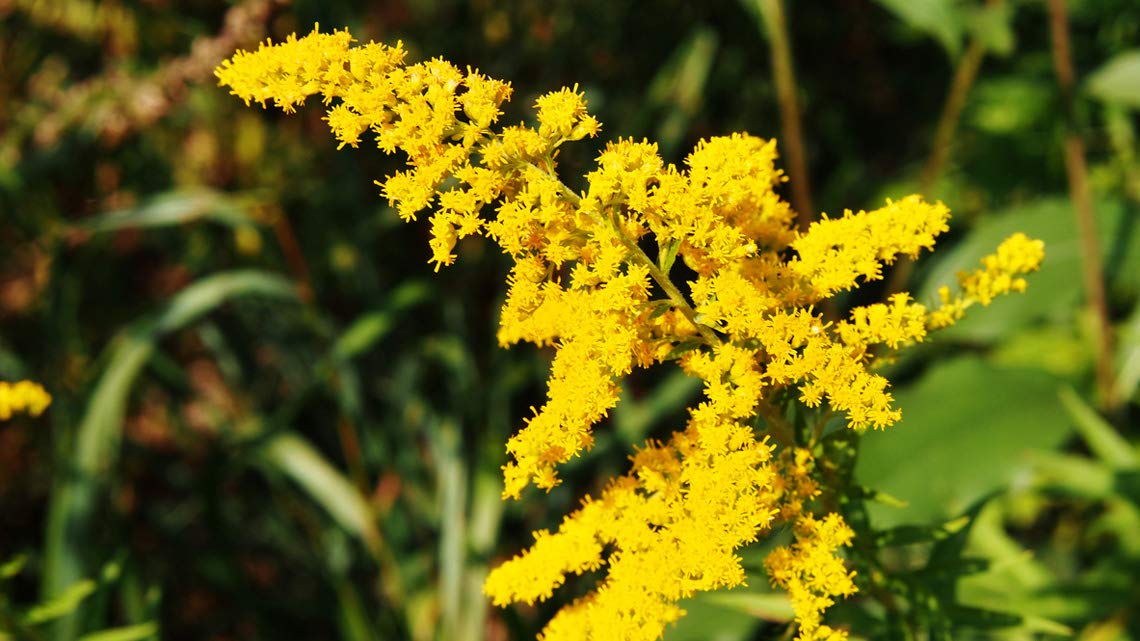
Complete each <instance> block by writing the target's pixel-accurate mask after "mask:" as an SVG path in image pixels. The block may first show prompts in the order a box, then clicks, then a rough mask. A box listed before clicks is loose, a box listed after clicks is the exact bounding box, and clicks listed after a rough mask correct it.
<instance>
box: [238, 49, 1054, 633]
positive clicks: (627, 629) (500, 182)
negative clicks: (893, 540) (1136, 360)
mask: <svg viewBox="0 0 1140 641" xmlns="http://www.w3.org/2000/svg"><path fill="white" fill-rule="evenodd" d="M405 58H406V52H405V50H404V49H403V47H402V46H401V45H400V44H396V45H395V46H388V45H384V44H378V43H372V42H369V43H367V44H363V45H359V46H353V39H352V37H351V35H350V34H349V33H348V32H347V31H336V32H333V33H331V34H326V33H321V32H319V30H314V31H313V32H312V33H311V34H310V35H308V36H305V37H303V38H296V37H290V38H288V39H287V40H286V41H285V42H283V43H278V44H273V43H266V44H264V45H262V46H261V47H260V48H259V49H258V50H257V51H256V52H252V53H250V52H245V51H239V52H238V53H237V54H235V55H234V57H233V58H232V59H231V60H228V61H226V62H225V63H223V64H222V65H221V66H220V67H219V68H218V69H217V71H216V73H217V76H218V78H219V80H220V82H221V84H222V85H225V86H228V87H229V88H230V89H231V91H232V92H233V93H234V94H235V95H237V96H239V97H240V98H242V99H244V100H245V101H246V102H247V103H249V102H253V101H256V102H258V103H260V104H261V105H263V106H264V105H266V104H267V103H269V102H272V103H274V104H276V105H277V106H279V107H281V108H282V109H284V110H286V111H293V110H294V109H295V108H296V107H298V106H300V105H301V104H302V103H304V102H305V100H306V99H307V98H308V97H310V96H312V95H320V96H321V97H322V99H323V101H324V104H325V105H326V106H327V107H328V110H327V116H326V118H325V119H326V120H327V122H328V124H329V126H330V128H331V129H332V131H333V133H334V135H335V136H336V138H337V140H338V141H339V142H340V144H341V145H342V146H343V145H352V146H356V145H358V144H359V143H360V142H361V139H362V136H364V135H365V134H366V133H371V134H372V135H373V136H374V137H375V139H376V143H377V145H378V146H379V147H380V149H382V150H383V151H385V152H387V153H394V152H396V151H400V152H403V153H404V154H405V155H406V157H407V159H408V168H407V169H406V170H405V171H401V172H399V173H396V174H395V175H393V176H390V177H388V178H387V179H385V180H384V181H380V182H378V184H379V185H380V186H381V187H382V189H383V194H384V196H386V197H387V199H388V201H389V203H390V204H391V205H392V206H393V207H395V208H396V210H397V211H398V213H399V215H400V217H401V218H403V219H404V220H407V221H410V220H415V218H416V217H417V216H418V215H420V214H421V213H422V212H424V211H425V210H427V211H430V218H429V225H430V228H431V234H432V240H431V243H430V245H431V258H430V260H431V262H432V263H434V264H435V266H436V269H438V268H439V267H440V266H442V265H450V264H451V263H452V262H454V260H455V258H456V256H455V253H454V251H455V247H456V243H457V241H458V240H459V239H462V238H465V237H468V236H474V235H482V236H486V237H487V238H490V239H492V240H494V241H495V242H497V243H498V244H499V246H500V247H501V248H502V249H503V251H504V252H505V253H507V254H509V255H510V256H511V258H512V259H513V260H514V265H513V267H512V269H511V272H510V275H509V276H508V279H507V282H508V289H507V294H506V301H505V303H504V304H503V308H502V311H501V317H500V328H499V334H498V336H499V341H500V343H501V344H502V345H503V346H508V345H512V344H514V343H518V342H521V341H525V342H531V343H534V344H536V345H538V346H551V347H553V348H554V349H555V356H554V360H553V364H552V367H551V375H550V380H549V386H548V392H547V400H546V403H545V404H544V405H543V406H542V407H541V408H539V409H537V410H536V411H535V413H534V416H532V417H530V418H529V419H527V420H526V422H525V425H524V427H523V428H522V429H520V430H519V431H518V432H517V433H516V434H515V435H514V436H513V437H511V439H510V440H509V441H508V443H507V452H508V454H509V456H510V460H509V461H508V462H507V463H506V464H505V465H504V466H503V480H504V489H503V496H504V498H515V499H517V498H519V497H520V496H521V494H522V492H523V491H524V490H525V489H526V488H527V487H528V486H529V485H532V484H533V485H534V486H536V487H537V488H540V489H544V490H550V489H551V488H553V487H554V486H556V485H557V484H558V483H559V478H558V471H557V470H558V466H559V465H560V464H562V463H565V462H566V461H568V460H570V459H571V458H573V457H575V456H577V455H579V454H581V453H582V452H583V451H585V450H587V449H589V447H590V446H591V444H592V442H593V437H592V430H593V429H594V426H595V425H596V424H597V423H598V422H599V421H601V419H602V418H603V417H605V416H606V414H607V413H608V412H609V411H610V410H611V409H613V408H614V407H615V406H616V405H617V403H618V400H619V398H618V397H619V389H620V386H619V383H620V381H621V379H622V377H624V376H626V375H628V374H629V373H630V372H631V371H632V370H633V369H635V368H649V367H653V366H655V365H658V364H664V363H667V362H671V361H672V362H676V363H677V364H678V365H679V366H680V367H681V368H682V369H683V370H684V371H685V372H686V373H688V374H690V375H692V376H695V377H698V378H700V379H701V380H702V381H703V382H704V399H703V400H702V401H701V402H700V403H699V404H697V406H696V407H693V408H691V409H690V412H689V421H688V424H687V425H686V426H685V427H684V428H683V429H680V430H678V431H677V432H675V433H674V434H673V436H672V438H671V439H669V440H668V441H667V442H658V441H649V442H647V443H645V444H644V445H643V446H642V447H640V448H639V449H637V450H636V451H635V453H634V454H633V455H632V456H631V468H630V471H629V472H628V473H627V474H626V475H624V476H621V477H619V478H616V479H613V480H612V481H610V483H609V485H608V486H607V487H606V488H605V490H604V491H602V493H601V494H600V495H599V496H596V497H590V496H587V497H585V498H584V499H583V500H582V505H581V507H580V508H579V509H578V510H577V511H575V512H574V513H572V514H570V515H568V516H567V517H566V518H565V519H564V520H563V522H562V524H561V526H560V527H559V528H558V530H557V531H556V532H549V531H546V530H540V531H538V532H535V535H534V537H535V542H534V544H533V545H532V546H531V548H530V549H529V550H527V551H525V552H523V553H522V554H520V555H519V556H516V557H515V558H513V559H511V560H509V561H507V562H505V563H503V564H502V565H500V566H499V567H498V568H496V569H495V570H493V571H492V572H491V574H490V575H489V576H488V577H487V580H486V583H485V586H484V590H485V592H486V594H487V595H488V596H489V597H490V599H491V600H492V602H494V603H495V604H497V605H507V604H509V603H515V602H524V603H533V602H535V601H540V600H544V599H547V598H549V597H550V596H551V595H552V594H553V591H554V590H555V589H556V588H558V587H559V586H560V585H562V583H563V582H564V581H565V579H566V577H567V575H571V574H581V573H583V572H587V571H592V570H598V569H600V568H602V567H603V566H605V567H606V568H607V571H606V575H605V578H604V579H602V580H601V581H600V582H599V585H598V587H597V588H596V589H595V590H594V591H593V592H591V593H590V594H588V595H587V596H585V597H583V598H580V599H578V600H577V601H575V602H574V603H573V604H571V605H568V606H567V607H564V608H563V609H561V610H560V611H559V612H558V614H557V615H555V617H554V618H553V619H552V620H551V621H550V622H549V624H548V625H547V627H546V629H545V631H544V632H543V634H542V638H544V639H549V640H553V639H563V638H614V639H656V638H658V637H660V636H661V634H662V633H663V630H664V627H665V625H666V624H667V623H669V622H671V621H674V620H676V619H677V618H678V617H680V616H681V615H682V614H683V611H682V609H681V607H680V606H679V605H678V602H679V601H680V600H681V599H683V598H685V597H688V596H691V595H693V594H694V593H696V592H698V591H707V590H714V589H718V588H724V587H732V586H736V585H740V584H742V583H743V582H744V580H745V573H744V569H743V568H742V566H741V561H740V558H739V557H738V556H737V551H738V550H739V549H740V548H741V547H742V546H744V545H746V544H748V543H751V542H754V541H756V540H757V539H758V538H759V537H761V536H764V535H766V534H767V533H768V532H770V531H771V530H772V528H773V527H774V526H775V525H777V524H779V523H790V524H792V529H793V531H794V542H792V543H791V544H790V545H788V546H784V547H779V548H777V549H776V550H775V551H774V552H772V553H771V554H770V555H769V557H768V559H767V562H766V567H767V569H768V572H769V575H770V578H771V580H772V582H773V583H774V584H776V585H778V586H780V587H783V588H785V589H786V590H787V591H788V592H789V594H790V596H791V599H792V602H793V605H794V609H795V616H796V620H797V623H798V626H799V638H800V639H842V638H846V632H845V631H843V630H840V629H833V628H832V627H829V626H827V625H825V624H824V623H823V621H822V612H823V610H824V609H826V608H827V607H828V606H830V605H831V604H832V603H833V601H834V599H835V598H838V597H842V596H849V595H851V594H853V593H855V592H856V590H857V587H856V586H857V583H856V576H855V574H854V572H852V571H851V570H849V569H848V568H847V567H846V566H845V565H844V562H843V559H842V558H841V556H840V554H839V552H840V550H841V549H842V548H843V547H845V546H847V545H849V544H850V543H851V540H852V537H853V536H854V532H853V531H852V529H851V527H849V525H848V524H847V522H846V521H845V519H844V517H843V515H842V514H841V510H840V509H839V508H838V504H839V498H840V497H839V493H840V492H841V491H842V490H843V488H842V487H840V486H838V485H837V484H836V483H834V482H832V481H833V480H834V479H835V478H837V477H838V476H841V475H840V474H835V473H827V472H828V470H829V468H828V466H829V464H830V462H829V461H828V460H827V458H826V457H825V456H822V455H823V454H825V452H826V450H827V448H826V447H825V445H826V443H825V441H826V440H827V439H828V438H829V437H836V435H842V434H844V432H843V431H836V430H829V427H830V426H832V425H833V424H834V422H833V421H831V419H832V417H833V415H840V416H841V418H842V422H844V423H846V425H847V426H849V427H850V428H851V430H853V431H856V432H857V431H860V430H864V429H867V428H876V429H878V428H886V427H888V426H890V425H892V424H893V423H895V422H896V421H898V419H899V417H900V412H899V410H898V409H897V408H896V407H895V406H894V405H893V399H892V397H891V394H890V392H889V389H888V388H889V384H888V381H887V380H886V379H885V378H884V377H883V376H881V375H879V374H876V373H875V372H874V371H873V368H872V365H873V364H874V362H875V360H876V359H877V358H881V357H884V356H888V355H889V354H890V353H891V352H893V351H895V350H898V349H900V348H903V347H906V346H907V345H910V344H912V343H915V342H920V341H923V340H924V339H925V338H926V336H927V333H928V332H929V331H932V330H936V329H939V328H942V327H946V326H948V325H951V324H953V323H954V322H955V321H957V320H958V319H959V318H961V317H962V315H963V314H964V313H965V311H966V309H967V308H968V307H970V306H972V305H974V304H976V303H981V304H982V305H987V304H989V302H990V301H991V300H992V299H993V298H994V297H995V296H998V295H1001V294H1005V293H1008V292H1011V291H1021V290H1023V289H1024V288H1025V287H1026V281H1025V280H1024V278H1023V277H1022V275H1023V274H1025V273H1027V272H1030V271H1033V270H1035V269H1036V268H1037V267H1038V265H1039V264H1040V262H1041V260H1042V258H1043V256H1044V246H1043V243H1041V242H1040V241H1037V240H1032V239H1030V238H1028V237H1026V236H1025V235H1023V234H1014V235H1013V236H1011V237H1010V238H1008V239H1007V240H1006V241H1005V242H1003V243H1002V244H1001V245H1000V246H999V247H997V249H996V252H995V253H994V254H993V255H991V256H988V257H986V258H985V259H984V260H983V262H982V265H981V267H980V268H978V269H976V270H974V271H972V272H969V273H963V274H960V275H959V288H958V291H951V290H950V289H949V288H943V289H942V290H941V291H940V300H939V301H937V302H936V303H934V304H932V305H929V306H928V305H927V304H924V303H921V302H918V301H915V300H914V299H913V298H912V297H911V296H910V295H909V294H907V293H897V294H894V295H892V296H890V297H889V299H888V300H887V301H886V302H882V303H874V304H869V305H864V306H859V307H856V308H854V309H852V310H850V312H849V313H848V314H847V315H846V316H845V317H844V318H842V319H838V320H831V319H829V318H827V317H826V316H825V315H824V314H823V313H821V312H820V311H819V309H817V307H822V306H823V305H825V304H827V302H828V301H829V300H831V299H832V298H833V297H834V296H836V295H837V294H839V293H841V292H845V291H848V290H851V289H853V288H855V287H857V286H858V285H860V284H861V283H864V282H868V281H873V280H878V279H881V278H882V277H883V270H884V267H886V266H889V265H891V264H892V263H893V262H894V261H895V260H896V259H897V258H898V257H900V256H908V257H915V256H917V255H918V254H919V253H920V252H921V251H922V250H923V249H931V248H932V247H933V245H934V242H935V237H936V236H938V235H939V234H940V233H942V232H944V231H946V229H947V220H948V217H949V211H948V210H947V208H946V207H945V206H943V205H942V204H941V203H928V202H925V201H924V200H922V199H921V198H920V197H918V196H909V197H906V198H903V199H901V200H898V201H893V202H892V201H887V202H886V203H885V205H884V206H883V207H881V208H879V209H875V210H872V211H859V212H852V211H847V212H845V213H844V214H843V215H842V216H841V217H838V218H827V217H826V216H824V217H822V218H821V219H820V220H819V221H817V222H815V223H812V224H811V225H810V227H809V228H807V229H797V227H796V226H795V219H796V217H795V213H794V212H793V211H792V209H791V208H790V207H789V205H788V204H787V203H785V202H784V201H783V200H782V199H781V198H780V197H779V196H778V195H777V193H776V188H777V187H778V186H779V185H780V183H781V182H783V181H784V174H783V173H782V172H781V171H780V170H779V169H777V168H776V159H777V154H776V144H775V142H774V141H769V140H763V139H760V138H756V137H753V136H750V135H747V134H740V133H737V134H732V135H729V136H723V137H714V138H711V139H708V140H703V141H701V142H700V143H698V144H697V145H696V147H695V149H694V150H693V151H692V153H690V154H689V155H688V157H687V158H686V160H685V166H684V167H676V166H673V165H669V164H667V163H665V162H664V161H663V160H662V158H661V157H660V155H659V154H658V152H657V148H656V146H655V145H654V144H652V143H650V142H647V141H640V142H639V141H635V140H622V139H618V140H617V141H615V142H611V143H609V144H608V145H606V147H605V149H604V150H603V151H602V152H601V154H600V156H599V157H598V160H597V168H596V169H594V170H593V171H591V172H590V173H588V174H587V175H586V177H585V178H586V182H585V185H584V187H583V188H581V189H578V190H575V189H573V188H571V187H570V186H568V185H567V184H566V183H565V182H564V181H563V176H562V175H561V173H560V171H559V164H558V155H559V151H560V149H561V147H562V145H564V144H567V143H572V142H575V141H579V140H582V139H583V138H586V137H593V136H596V135H597V133H598V132H599V130H600V123H599V122H598V120H597V119H596V118H595V117H594V116H592V115H591V114H590V113H589V112H588V111H587V105H586V100H585V96H584V94H583V93H581V92H579V91H578V90H577V88H573V89H567V88H563V89H561V90H558V91H554V92H551V93H548V94H546V95H544V96H542V97H540V98H539V99H538V100H537V102H536V103H535V110H536V122H535V123H534V124H532V125H526V124H519V125H511V126H499V124H498V121H499V118H500V116H501V115H502V111H501V108H502V105H503V104H504V103H505V102H506V101H507V100H508V99H509V97H510V95H511V86H510V85H509V84H508V83H506V82H503V81H500V80H496V79H493V78H488V77H486V76H484V75H482V74H480V73H479V72H478V71H476V70H473V69H470V68H468V69H467V70H465V71H464V70H461V69H460V68H458V67H456V66H455V65H453V64H451V63H450V62H447V61H445V60H442V59H433V60H430V61H427V62H421V63H416V64H409V63H407V62H406V61H405ZM678 258H679V259H680V260H679V261H678ZM681 279H684V281H682V280H681ZM679 281H681V282H680V284H679ZM682 286H684V288H687V290H688V291H687V293H686V292H685V291H684V289H683V287H682ZM793 406H794V407H801V408H804V409H805V410H807V413H806V415H808V416H810V417H811V419H810V420H809V421H806V422H805V423H803V424H802V425H799V424H795V423H793V422H791V421H789V420H788V419H787V418H786V417H787V416H788V411H789V408H791V407H793ZM832 471H834V470H832Z"/></svg>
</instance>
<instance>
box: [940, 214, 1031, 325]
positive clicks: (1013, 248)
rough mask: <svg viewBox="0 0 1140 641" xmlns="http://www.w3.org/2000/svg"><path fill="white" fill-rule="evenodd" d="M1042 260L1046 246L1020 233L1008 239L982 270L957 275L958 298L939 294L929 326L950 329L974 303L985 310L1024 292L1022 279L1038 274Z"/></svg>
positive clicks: (945, 289) (944, 290)
mask: <svg viewBox="0 0 1140 641" xmlns="http://www.w3.org/2000/svg"><path fill="white" fill-rule="evenodd" d="M1044 259H1045V243H1043V242H1042V241H1040V240H1034V239H1031V238H1029V237H1028V236H1026V235H1025V234H1022V233H1020V232H1019V233H1016V234H1014V235H1012V236H1010V237H1009V238H1007V239H1005V241H1003V242H1002V244H1001V245H998V248H997V252H995V253H993V254H990V255H988V256H985V257H984V258H982V268H981V269H975V270H974V271H972V272H960V273H959V274H958V284H959V286H960V287H961V288H962V292H961V293H960V294H958V295H957V296H952V295H951V294H950V288H949V287H941V288H940V289H939V290H938V295H939V297H940V298H941V299H942V305H941V307H939V308H938V309H937V310H935V311H934V312H933V313H931V315H930V319H929V321H928V324H929V325H930V326H931V327H932V328H934V329H938V328H941V327H946V326H947V325H953V324H954V323H955V322H957V321H958V320H959V319H960V318H962V316H963V315H964V314H965V312H966V309H968V308H969V307H970V306H971V305H973V304H974V303H981V304H982V305H983V306H985V305H989V304H990V303H991V302H993V299H994V298H995V297H997V296H1000V295H1002V294H1008V293H1009V292H1023V291H1025V288H1026V286H1027V283H1026V281H1025V279H1024V278H1021V275H1022V274H1028V273H1029V272H1033V271H1037V269H1038V268H1039V267H1040V266H1041V261H1042V260H1044Z"/></svg>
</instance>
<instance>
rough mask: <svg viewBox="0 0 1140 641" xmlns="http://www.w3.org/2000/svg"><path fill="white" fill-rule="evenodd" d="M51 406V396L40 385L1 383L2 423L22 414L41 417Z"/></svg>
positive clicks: (0, 410)
mask: <svg viewBox="0 0 1140 641" xmlns="http://www.w3.org/2000/svg"><path fill="white" fill-rule="evenodd" d="M50 404H51V395H50V394H48V393H47V390H45V389H44V388H43V386H42V385H40V384H39V383H33V382H32V381H19V382H16V383H8V382H6V381H0V421H6V420H8V419H10V418H12V415H13V414H20V413H24V414H27V415H29V416H39V415H40V414H43V412H44V410H45V409H47V407H48V405H50Z"/></svg>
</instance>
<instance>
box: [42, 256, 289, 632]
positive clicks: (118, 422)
mask: <svg viewBox="0 0 1140 641" xmlns="http://www.w3.org/2000/svg"><path fill="white" fill-rule="evenodd" d="M246 296H264V297H272V298H278V299H285V300H295V299H296V290H295V288H294V286H293V284H292V283H291V282H290V281H288V280H287V279H284V278H282V277H280V276H277V275H274V274H269V273H265V272H259V271H235V272H225V273H221V274H216V275H214V276H209V277H206V278H203V279H202V280H199V281H197V282H195V283H193V284H192V285H190V286H188V287H186V288H185V289H184V290H182V291H181V292H179V293H178V294H176V295H175V296H174V298H173V300H171V302H170V303H169V304H168V305H167V307H166V309H165V310H163V312H161V313H160V314H159V315H158V317H157V318H153V319H144V320H143V321H140V322H139V323H137V324H135V325H134V326H133V327H131V328H130V329H128V330H127V331H125V332H124V333H123V335H122V336H120V337H119V338H118V339H117V340H116V341H115V343H114V344H113V345H112V346H111V348H110V356H109V358H108V359H107V366H106V369H105V370H104V372H103V374H102V376H101V377H100V378H99V381H98V383H97V384H96V386H95V389H94V391H93V392H92V394H91V398H90V400H89V401H88V403H87V409H86V412H85V413H84V415H83V419H82V420H81V421H80V424H79V427H78V432H77V435H76V440H75V445H74V447H73V449H72V453H71V457H72V458H71V460H70V461H69V463H68V464H69V465H70V469H71V473H70V474H69V475H67V476H65V477H63V479H62V480H60V481H59V482H58V483H57V485H56V487H55V488H54V490H53V494H52V500H51V505H50V507H49V517H48V530H47V535H46V539H47V542H46V546H45V574H44V594H45V595H46V596H48V597H53V596H56V595H60V594H62V593H63V590H65V589H66V586H69V585H71V584H73V583H75V582H76V581H78V580H79V579H80V578H81V577H82V576H84V575H85V574H87V572H86V567H85V566H86V563H85V560H84V558H85V552H86V550H87V549H88V545H89V540H90V536H91V531H92V528H93V527H94V526H95V522H94V519H95V515H96V513H97V507H98V503H99V501H100V497H101V495H102V493H103V492H104V491H105V490H106V487H107V483H108V481H109V480H110V479H111V478H112V477H113V476H114V472H113V470H114V468H115V466H116V464H117V461H118V451H119V442H120V440H121V437H122V428H123V418H124V416H125V415H126V407H127V400H128V398H129V396H130V391H131V388H132V386H133V385H134V382H135V380H136V379H137V378H138V375H139V373H140V372H141V371H142V369H143V367H144V366H145V365H146V363H147V361H148V360H149V359H150V357H151V355H152V354H153V352H154V349H155V345H156V344H157V342H158V340H160V339H161V338H162V336H164V335H165V334H167V333H169V332H172V331H176V330H179V329H181V328H183V327H185V326H186V325H188V324H190V323H192V322H194V321H195V320H197V319H198V318H200V317H201V316H202V315H204V314H206V313H208V312H210V311H212V310H213V309H215V308H217V307H218V306H220V305H221V304H223V303H225V302H226V301H228V300H231V299H234V298H240V297H246ZM75 626H76V620H75V618H74V617H69V618H68V619H65V620H64V621H62V622H61V625H58V626H57V627H55V628H54V630H53V637H52V638H54V639H57V640H60V641H68V640H70V639H74V638H75V636H76V633H77V629H76V627H75Z"/></svg>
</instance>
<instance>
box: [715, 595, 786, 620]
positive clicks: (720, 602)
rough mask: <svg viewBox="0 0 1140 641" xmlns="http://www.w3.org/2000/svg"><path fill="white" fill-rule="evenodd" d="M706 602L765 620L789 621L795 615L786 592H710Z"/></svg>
mask: <svg viewBox="0 0 1140 641" xmlns="http://www.w3.org/2000/svg"><path fill="white" fill-rule="evenodd" d="M704 600H705V602H707V603H711V604H712V605H717V606H720V607H722V608H726V609H728V610H735V611H737V612H744V613H746V614H748V615H749V616H753V617H756V618H757V619H763V620H765V621H776V622H780V623H783V622H787V621H791V620H792V617H794V616H795V612H794V611H793V610H792V601H791V599H789V598H788V595H787V594H786V593H784V592H738V591H735V590H729V591H717V592H710V593H709V594H708V596H706V597H705V598H704Z"/></svg>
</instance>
